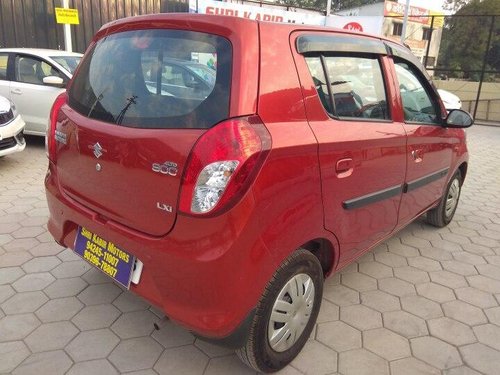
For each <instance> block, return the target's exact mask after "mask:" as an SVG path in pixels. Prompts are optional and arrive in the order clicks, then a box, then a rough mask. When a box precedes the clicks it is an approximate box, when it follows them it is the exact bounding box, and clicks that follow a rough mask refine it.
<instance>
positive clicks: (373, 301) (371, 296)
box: [361, 290, 401, 312]
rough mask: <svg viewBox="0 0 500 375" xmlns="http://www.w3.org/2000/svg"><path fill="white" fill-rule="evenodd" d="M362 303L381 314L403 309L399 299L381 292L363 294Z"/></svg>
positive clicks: (374, 291)
mask: <svg viewBox="0 0 500 375" xmlns="http://www.w3.org/2000/svg"><path fill="white" fill-rule="evenodd" d="M361 303H362V304H363V305H365V306H368V307H371V308H372V309H374V310H377V311H380V312H387V311H394V310H399V309H401V305H400V303H399V299H398V298H396V297H394V296H392V295H390V294H388V293H385V292H382V291H380V290H373V291H370V292H363V293H361Z"/></svg>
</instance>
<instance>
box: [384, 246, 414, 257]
mask: <svg viewBox="0 0 500 375" xmlns="http://www.w3.org/2000/svg"><path fill="white" fill-rule="evenodd" d="M389 251H390V252H391V253H393V254H397V255H401V256H402V257H405V258H409V257H417V256H419V255H420V253H419V252H418V250H417V249H415V248H414V247H411V246H407V245H403V244H400V245H398V246H389Z"/></svg>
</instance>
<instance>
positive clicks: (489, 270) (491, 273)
mask: <svg viewBox="0 0 500 375" xmlns="http://www.w3.org/2000/svg"><path fill="white" fill-rule="evenodd" d="M476 269H477V270H478V271H479V273H480V274H481V275H484V276H488V277H489V278H492V279H495V280H497V281H500V267H497V266H495V265H493V264H479V265H477V266H476ZM494 293H497V291H495V292H494Z"/></svg>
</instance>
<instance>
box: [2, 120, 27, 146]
mask: <svg viewBox="0 0 500 375" xmlns="http://www.w3.org/2000/svg"><path fill="white" fill-rule="evenodd" d="M24 125H25V124H24V120H23V119H22V117H21V116H20V115H18V116H17V117H16V118H15V119H14V120H12V121H11V122H9V123H8V124H7V125H4V126H0V156H5V155H8V154H12V153H14V152H19V151H23V150H24V149H25V147H26V141H25V140H24V137H23V129H24Z"/></svg>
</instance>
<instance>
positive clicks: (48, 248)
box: [29, 241, 64, 257]
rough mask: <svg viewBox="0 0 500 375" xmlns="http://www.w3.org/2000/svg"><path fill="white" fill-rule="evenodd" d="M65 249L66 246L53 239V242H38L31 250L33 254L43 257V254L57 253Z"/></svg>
mask: <svg viewBox="0 0 500 375" xmlns="http://www.w3.org/2000/svg"><path fill="white" fill-rule="evenodd" d="M63 250H64V247H62V246H59V245H58V244H57V243H55V242H54V241H52V242H47V243H41V244H38V245H36V246H34V247H33V248H31V249H30V250H29V251H30V253H31V254H33V256H36V257H43V256H51V255H57V254H59V253H60V252H61V251H63Z"/></svg>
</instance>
